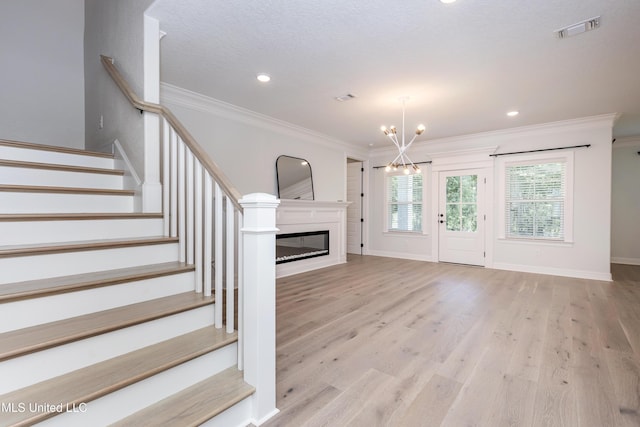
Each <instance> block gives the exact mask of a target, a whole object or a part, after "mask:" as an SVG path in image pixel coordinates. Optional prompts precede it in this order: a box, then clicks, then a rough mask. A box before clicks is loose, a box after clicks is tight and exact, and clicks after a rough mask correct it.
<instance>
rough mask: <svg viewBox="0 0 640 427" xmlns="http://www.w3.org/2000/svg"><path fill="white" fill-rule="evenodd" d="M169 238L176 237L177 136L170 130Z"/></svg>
mask: <svg viewBox="0 0 640 427" xmlns="http://www.w3.org/2000/svg"><path fill="white" fill-rule="evenodd" d="M170 162H171V174H170V175H171V177H170V183H171V184H170V185H171V191H170V198H171V213H170V215H171V232H170V234H171V237H176V236H177V235H178V135H176V132H175V130H173V129H171V159H170Z"/></svg>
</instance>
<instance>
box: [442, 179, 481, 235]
mask: <svg viewBox="0 0 640 427" xmlns="http://www.w3.org/2000/svg"><path fill="white" fill-rule="evenodd" d="M446 182H447V188H446V224H447V231H466V232H475V231H477V229H478V206H477V199H478V175H462V176H448V177H447V181H446Z"/></svg>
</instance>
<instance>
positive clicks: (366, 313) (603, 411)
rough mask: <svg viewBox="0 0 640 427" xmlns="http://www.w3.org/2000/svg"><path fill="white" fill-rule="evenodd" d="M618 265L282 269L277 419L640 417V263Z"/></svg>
mask: <svg viewBox="0 0 640 427" xmlns="http://www.w3.org/2000/svg"><path fill="white" fill-rule="evenodd" d="M613 274H614V282H599V281H590V280H582V279H571V278H563V277H555V276H547V275H537V274H528V273H517V272H509V271H499V270H491V269H484V268H477V267H467V266H459V265H452V264H434V263H427V262H420V261H408V260H400V259H391V258H381V257H372V256H355V255H353V256H351V255H350V256H349V262H348V263H347V264H344V265H340V266H336V267H330V268H326V269H322V270H316V271H313V272H310V273H305V274H299V275H296V276H291V277H287V278H282V279H279V280H278V281H277V407H278V408H279V409H280V413H279V414H278V415H276V416H275V417H274V418H273V419H271V420H270V421H269V422H268V423H266V424H265V426H267V427H274V426H296V427H297V426H331V427H339V426H356V427H357V426H367V427H370V426H408V427H413V426H425V427H432V426H443V427H445V426H446V427H465V426H490V427H494V426H531V427H538V426H565V427H574V426H584V427H591V426H593V427H605V426H606V427H609V426H621V427H627V426H629V427H630V426H636V427H637V426H640V266H624V265H614V266H613Z"/></svg>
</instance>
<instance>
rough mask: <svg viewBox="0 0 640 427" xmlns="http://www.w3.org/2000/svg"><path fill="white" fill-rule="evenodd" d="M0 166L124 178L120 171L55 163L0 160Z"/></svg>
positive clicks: (122, 172)
mask: <svg viewBox="0 0 640 427" xmlns="http://www.w3.org/2000/svg"><path fill="white" fill-rule="evenodd" d="M0 166H9V167H16V168H27V169H47V170H56V171H64V172H85V173H95V174H103V175H119V176H124V171H123V170H120V169H105V168H90V167H86V166H71V165H62V164H56V163H37V162H25V161H20V160H2V159H0Z"/></svg>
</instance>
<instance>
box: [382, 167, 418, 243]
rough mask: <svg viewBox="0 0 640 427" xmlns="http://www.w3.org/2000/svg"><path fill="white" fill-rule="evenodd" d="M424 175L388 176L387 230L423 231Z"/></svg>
mask: <svg viewBox="0 0 640 427" xmlns="http://www.w3.org/2000/svg"><path fill="white" fill-rule="evenodd" d="M422 179H423V178H422V175H421V174H414V175H390V176H387V230H389V231H422Z"/></svg>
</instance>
